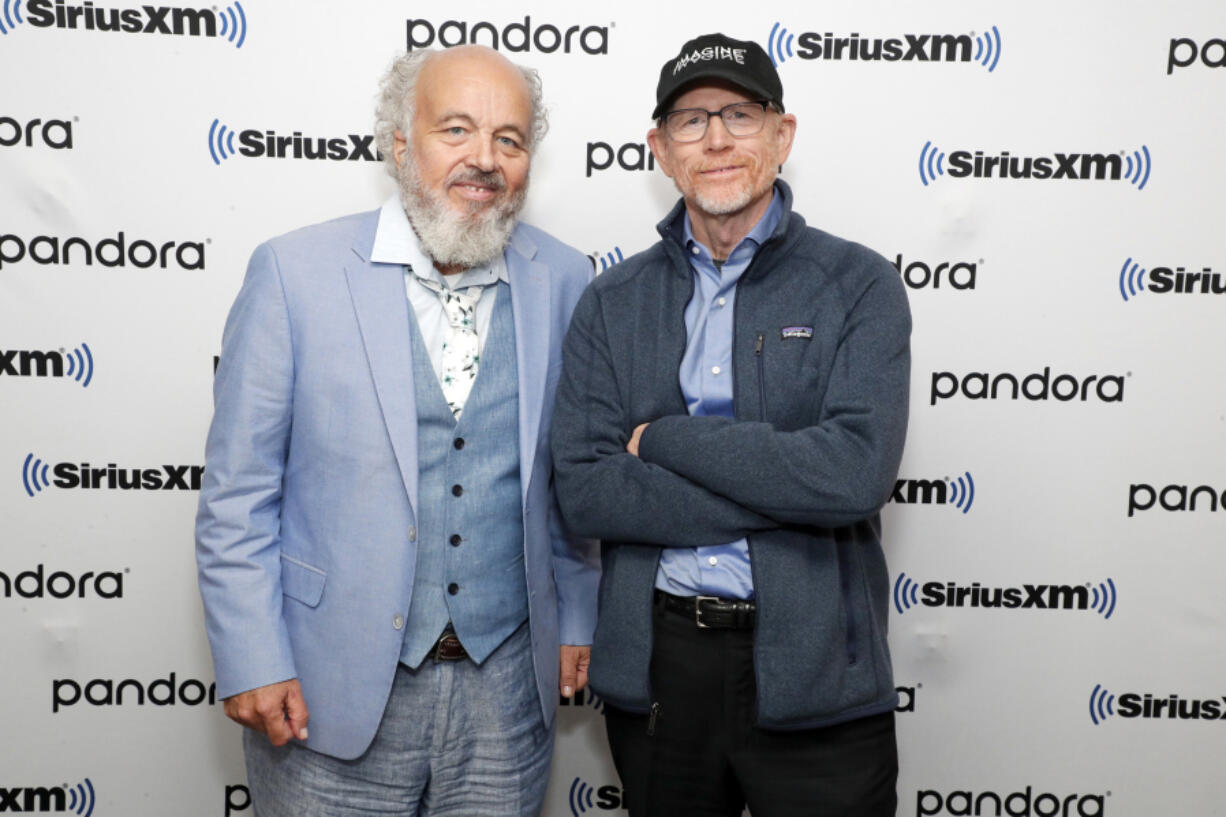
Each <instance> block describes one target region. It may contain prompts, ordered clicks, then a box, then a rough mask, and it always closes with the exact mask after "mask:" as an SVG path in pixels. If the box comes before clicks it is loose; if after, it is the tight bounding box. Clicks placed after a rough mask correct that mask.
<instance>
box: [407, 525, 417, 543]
mask: <svg viewBox="0 0 1226 817" xmlns="http://www.w3.org/2000/svg"><path fill="white" fill-rule="evenodd" d="M409 541H410V542H416V541H417V526H415V525H409Z"/></svg>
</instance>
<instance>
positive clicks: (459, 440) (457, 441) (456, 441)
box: [451, 437, 464, 451]
mask: <svg viewBox="0 0 1226 817" xmlns="http://www.w3.org/2000/svg"><path fill="white" fill-rule="evenodd" d="M451 444H452V445H454V446H455V450H456V451H459V450H460V449H461V448H463V447H464V438H463V437H456V438H455V439H454V440H453V441H452V442H451Z"/></svg>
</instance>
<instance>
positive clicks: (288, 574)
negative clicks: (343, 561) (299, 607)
mask: <svg viewBox="0 0 1226 817" xmlns="http://www.w3.org/2000/svg"><path fill="white" fill-rule="evenodd" d="M327 577H328V574H327V573H325V572H324V571H322V570H320V569H319V568H317V567H312V566H311V565H309V564H307V563H306V562H300V561H298V560H297V559H295V558H293V557H292V556H286V555H285V554H284V553H282V554H281V592H282V593H283V594H285V595H286V596H289V597H290V598H291V599H295V600H296V601H300V602H302V603H303V604H305V605H306V606H307V607H315V606H317V605H318V604H319V600H320V599H322V598H323V595H324V582H325V580H326V579H327Z"/></svg>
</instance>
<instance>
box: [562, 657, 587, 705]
mask: <svg viewBox="0 0 1226 817" xmlns="http://www.w3.org/2000/svg"><path fill="white" fill-rule="evenodd" d="M590 663H592V648H591V647H587V646H584V647H576V646H573V645H571V644H563V645H562V672H561V674H560V678H559V682H558V686H559V687H560V688H561V691H562V697H563V698H569V697H571V696H572V695H574V694H575V693H576V692H578V691H579V690H581V689H583V688H584V687H585V686H587V667H588V664H590Z"/></svg>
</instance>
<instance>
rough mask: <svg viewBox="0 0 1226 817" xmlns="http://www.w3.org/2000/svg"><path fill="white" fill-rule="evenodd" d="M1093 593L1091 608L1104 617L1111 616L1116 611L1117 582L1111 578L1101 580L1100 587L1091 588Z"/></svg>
mask: <svg viewBox="0 0 1226 817" xmlns="http://www.w3.org/2000/svg"><path fill="white" fill-rule="evenodd" d="M1091 593H1092V595H1091V596H1090V608H1091V609H1092V610H1094V611H1095V612H1097V613H1098V614H1099V615H1101V616H1102V617H1103V618H1111V614H1112V613H1114V612H1115V599H1116V593H1115V582H1114V581H1112V580H1111V579H1107V581H1106V582H1099V583H1098V587H1092V588H1091Z"/></svg>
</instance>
